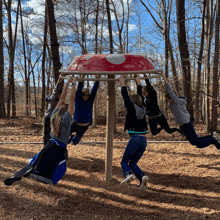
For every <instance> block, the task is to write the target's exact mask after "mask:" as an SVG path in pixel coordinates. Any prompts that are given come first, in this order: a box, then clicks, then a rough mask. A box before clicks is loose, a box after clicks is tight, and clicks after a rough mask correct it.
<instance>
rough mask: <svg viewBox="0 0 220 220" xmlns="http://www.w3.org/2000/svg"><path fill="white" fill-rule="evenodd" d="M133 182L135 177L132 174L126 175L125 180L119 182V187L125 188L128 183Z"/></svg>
mask: <svg viewBox="0 0 220 220" xmlns="http://www.w3.org/2000/svg"><path fill="white" fill-rule="evenodd" d="M133 180H135V175H134V174H127V175H126V177H125V179H124V180H122V181H121V183H120V186H125V185H126V184H127V183H130V182H132V181H133Z"/></svg>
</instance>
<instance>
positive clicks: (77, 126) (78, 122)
mask: <svg viewBox="0 0 220 220" xmlns="http://www.w3.org/2000/svg"><path fill="white" fill-rule="evenodd" d="M98 88H99V81H95V83H94V85H93V87H92V91H91V93H89V92H90V91H89V89H88V88H85V89H83V82H80V81H79V83H78V88H77V92H76V98H75V111H74V115H73V122H72V124H71V131H70V139H69V143H70V142H72V144H74V145H77V144H78V143H79V141H80V139H81V138H82V136H83V135H84V134H85V132H86V131H87V129H88V128H89V126H90V125H92V120H93V117H92V111H93V103H94V100H95V96H96V94H97V91H98ZM73 133H75V135H74V134H73Z"/></svg>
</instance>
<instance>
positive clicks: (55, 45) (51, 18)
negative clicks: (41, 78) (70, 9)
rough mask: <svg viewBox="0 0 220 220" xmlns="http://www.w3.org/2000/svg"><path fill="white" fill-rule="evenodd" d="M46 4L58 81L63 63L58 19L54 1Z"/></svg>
mask: <svg viewBox="0 0 220 220" xmlns="http://www.w3.org/2000/svg"><path fill="white" fill-rule="evenodd" d="M46 4H47V11H48V20H49V30H50V42H51V52H52V59H53V72H54V77H55V82H57V80H58V78H59V70H60V68H61V66H62V64H61V63H60V55H59V43H58V40H57V31H56V19H55V15H54V6H53V1H52V0H46Z"/></svg>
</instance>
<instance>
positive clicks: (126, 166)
mask: <svg viewBox="0 0 220 220" xmlns="http://www.w3.org/2000/svg"><path fill="white" fill-rule="evenodd" d="M146 147H147V140H146V138H145V137H144V136H141V135H132V136H130V140H129V142H128V144H127V146H126V148H125V152H124V155H123V158H122V161H121V168H122V172H123V175H124V176H125V177H126V175H127V174H132V172H133V173H134V175H135V176H136V177H137V178H138V179H139V180H141V179H142V177H143V176H144V175H145V174H144V172H143V171H142V170H141V169H140V168H139V167H138V165H137V163H138V161H139V160H140V159H141V157H142V155H143V154H144V151H145V150H146ZM131 171H132V172H131Z"/></svg>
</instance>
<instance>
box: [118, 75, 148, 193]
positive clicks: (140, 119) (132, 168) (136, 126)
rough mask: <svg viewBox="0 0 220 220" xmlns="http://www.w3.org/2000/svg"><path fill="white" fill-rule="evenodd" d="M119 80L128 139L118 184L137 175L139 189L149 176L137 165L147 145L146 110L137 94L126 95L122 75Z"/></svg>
mask: <svg viewBox="0 0 220 220" xmlns="http://www.w3.org/2000/svg"><path fill="white" fill-rule="evenodd" d="M119 81H120V83H121V94H122V96H123V99H124V104H125V107H126V110H127V114H126V121H125V128H124V131H126V130H128V134H129V135H130V140H129V142H128V144H127V146H126V148H125V152H124V155H123V158H122V161H121V168H122V171H123V175H124V176H125V179H124V180H123V181H122V182H121V183H120V186H124V185H126V183H129V182H131V181H133V180H134V179H135V177H137V178H138V179H139V180H140V189H146V187H147V182H148V181H149V177H148V176H146V175H145V173H144V172H143V171H142V170H141V169H140V168H139V166H138V165H137V163H138V161H139V160H140V159H141V157H142V155H143V154H144V151H145V150H146V146H147V141H146V138H145V136H144V135H145V134H146V133H147V130H148V127H147V122H146V110H145V107H144V105H143V100H142V98H141V97H140V96H139V95H130V96H129V95H128V92H127V88H126V86H125V80H124V77H122V76H121V77H120V78H119ZM133 173H134V174H133Z"/></svg>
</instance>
